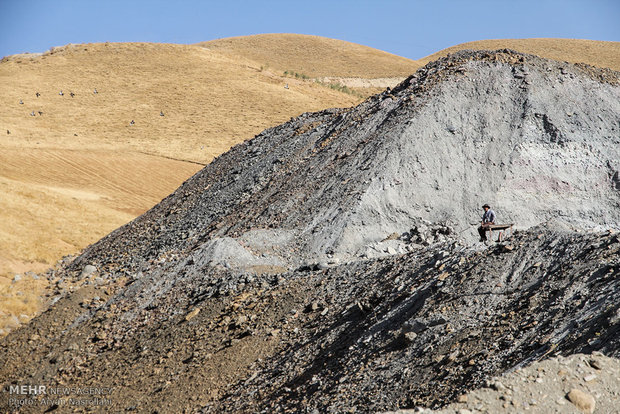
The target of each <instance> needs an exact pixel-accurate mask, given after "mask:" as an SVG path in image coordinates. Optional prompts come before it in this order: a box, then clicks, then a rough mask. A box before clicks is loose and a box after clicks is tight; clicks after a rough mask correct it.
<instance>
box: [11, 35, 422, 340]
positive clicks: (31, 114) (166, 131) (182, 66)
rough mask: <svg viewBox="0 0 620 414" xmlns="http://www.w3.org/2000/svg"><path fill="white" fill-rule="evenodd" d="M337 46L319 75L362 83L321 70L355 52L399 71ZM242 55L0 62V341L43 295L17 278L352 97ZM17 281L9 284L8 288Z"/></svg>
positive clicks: (181, 48) (53, 56)
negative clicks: (275, 133) (205, 168)
mask: <svg viewBox="0 0 620 414" xmlns="http://www.w3.org/2000/svg"><path fill="white" fill-rule="evenodd" d="M298 40H299V41H300V42H301V43H302V44H300V45H299V47H300V50H307V49H312V47H310V43H312V42H314V40H313V39H305V40H304V39H303V38H299V39H298ZM303 41H307V42H310V43H308V44H306V45H304V44H303ZM272 42H273V39H265V44H266V46H265V47H264V48H259V49H261V50H267V51H268V50H272V51H273V44H272ZM334 42H336V43H338V42H337V41H334ZM326 43H329V42H326ZM339 44H340V46H339V48H332V49H329V48H324V49H323V50H322V52H321V56H322V57H323V58H324V61H323V62H324V65H323V66H317V67H316V69H317V71H318V72H317V73H321V74H325V75H333V76H336V75H341V74H343V73H344V74H348V73H355V74H356V75H359V76H366V77H374V76H375V74H376V72H369V74H367V75H365V74H364V72H363V71H361V69H360V67H356V68H355V70H352V71H346V70H344V71H339V72H334V73H332V72H330V68H332V66H331V65H332V62H333V61H334V60H336V59H337V57H338V55H340V54H342V55H343V56H347V57H348V59H349V62H351V64H354V63H355V64H357V63H356V59H355V55H356V54H357V53H359V54H360V56H359V60H360V61H364V62H366V65H367V66H368V67H369V68H372V67H371V65H369V62H370V61H371V60H372V59H371V56H372V55H373V53H374V54H376V55H377V56H383V58H382V59H383V60H381V66H382V70H383V72H382V73H383V74H386V75H390V76H401V75H403V76H404V73H403V69H402V67H403V60H404V61H406V59H402V58H399V57H397V56H393V55H388V54H384V53H383V52H380V51H373V50H372V49H370V48H364V47H361V46H358V45H353V44H350V43H346V42H339ZM267 46H268V47H267ZM269 48H271V49H269ZM347 48H350V49H351V51H348V50H347ZM229 52H230V50H229ZM244 53H245V52H244V51H242V52H241V53H237V54H235V53H227V52H225V51H218V50H214V49H213V48H205V47H202V46H198V45H171V44H139V43H132V44H111V43H104V44H85V45H68V46H64V47H60V48H54V49H52V50H50V51H48V52H46V53H44V54H24V55H14V56H9V57H6V58H4V59H2V61H1V62H0V85H1V87H0V132H1V134H0V188H1V189H2V191H1V195H0V303H3V304H5V305H6V306H5V307H4V308H2V306H0V329H3V327H5V326H9V327H10V326H14V325H15V323H17V322H18V321H21V320H25V319H27V318H28V317H29V316H31V315H32V314H33V313H34V312H35V311H36V307H37V303H38V301H37V298H36V297H33V295H28V294H24V292H31V293H32V292H38V288H40V287H41V286H44V283H43V281H42V280H41V279H37V282H36V283H35V282H34V281H33V280H31V279H29V278H28V277H24V276H23V275H24V272H27V271H29V270H34V271H42V270H44V269H45V268H47V267H49V266H50V265H52V264H54V263H55V262H56V260H58V259H59V258H60V257H62V256H63V255H66V254H70V253H76V252H77V251H79V250H80V249H82V248H84V247H85V246H86V245H88V244H89V243H92V242H94V241H96V240H98V239H99V238H101V237H102V236H103V235H105V234H106V233H109V232H110V231H112V230H113V229H115V228H116V227H118V226H120V225H122V224H124V223H126V222H128V221H129V220H131V219H133V218H134V217H136V216H137V215H139V214H141V213H142V212H144V211H146V210H147V209H149V208H150V207H152V206H153V205H154V204H156V203H157V202H158V201H159V200H161V199H162V198H164V197H165V196H166V195H168V194H169V193H170V192H172V191H173V190H174V189H175V188H176V187H178V186H179V185H180V184H181V183H182V182H183V181H184V180H186V179H187V178H188V177H190V176H191V175H192V174H194V173H195V172H196V171H198V170H199V169H200V168H201V167H202V165H203V164H205V163H207V162H209V161H210V160H211V159H212V158H213V157H215V156H217V155H219V154H221V153H223V152H225V151H226V150H228V149H229V148H230V147H231V146H233V145H235V144H237V143H239V142H241V141H243V140H245V139H248V138H251V137H252V136H254V135H255V134H257V133H259V132H260V131H262V130H263V129H265V128H268V127H271V126H273V125H277V124H279V123H282V122H284V121H286V120H288V119H289V118H290V117H292V116H297V115H299V114H301V113H303V112H307V111H316V110H320V109H324V108H328V107H347V106H351V105H354V104H356V103H358V102H359V101H360V100H361V99H362V98H360V96H358V95H354V94H351V93H343V92H342V91H339V90H336V89H333V88H330V87H328V86H326V85H324V84H319V83H317V82H315V81H314V80H313V79H307V80H304V79H296V78H291V77H285V76H284V74H283V73H282V71H276V70H274V69H273V68H270V67H267V65H266V64H265V63H266V62H272V60H270V59H266V62H260V61H259V62H254V61H253V60H251V59H249V58H248V56H244ZM265 53H274V54H275V55H277V52H276V51H273V52H265ZM390 59H391V62H392V63H390ZM297 60H298V61H302V60H303V56H300V57H298V59H297ZM273 61H274V62H275V61H276V60H273ZM409 62H411V61H409ZM319 63H320V62H319ZM390 65H392V66H393V68H392V69H391V70H392V71H391V70H390V69H389V68H390ZM261 66H263V67H261ZM274 66H275V65H274ZM341 66H342V65H340V67H339V70H342V67H341ZM295 69H297V70H302V69H301V68H295ZM369 70H370V69H369ZM372 70H373V71H374V70H376V68H372ZM411 71H413V70H411ZM287 84H288V88H285V85H287ZM95 90H96V92H97V93H95ZM61 91H62V95H61V94H60V93H61ZM37 93H38V96H37ZM162 115H163V116H162ZM131 121H134V122H133V124H131ZM15 273H19V274H20V275H21V276H22V278H21V280H17V281H15V282H13V281H12V280H13V278H14V274H15ZM18 293H19V294H18ZM20 315H25V316H20ZM20 318H21V319H20ZM11 321H12V322H11ZM0 333H1V332H0Z"/></svg>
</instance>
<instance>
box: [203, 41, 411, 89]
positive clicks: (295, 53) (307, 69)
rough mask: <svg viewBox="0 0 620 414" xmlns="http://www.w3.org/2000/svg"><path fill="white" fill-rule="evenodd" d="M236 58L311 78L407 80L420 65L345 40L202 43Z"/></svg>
mask: <svg viewBox="0 0 620 414" xmlns="http://www.w3.org/2000/svg"><path fill="white" fill-rule="evenodd" d="M199 45H200V46H202V47H204V48H207V49H209V50H212V51H216V52H219V53H221V54H223V55H226V56H230V57H234V58H247V59H249V60H251V61H254V62H256V63H258V64H260V65H263V66H264V67H268V68H273V69H275V70H277V71H279V72H282V71H294V72H298V73H303V74H304V75H306V76H309V77H311V78H321V77H344V78H346V77H353V78H363V79H372V78H386V77H406V76H409V75H411V74H412V73H413V72H415V71H416V70H417V69H418V68H419V67H420V65H419V63H417V62H416V61H413V60H410V59H407V58H403V57H400V56H396V55H393V54H390V53H387V52H384V51H381V50H377V49H373V48H370V47H367V46H362V45H358V44H355V43H350V42H345V41H343V40H336V39H329V38H325V37H320V36H309V35H299V34H261V35H255V36H242V37H230V38H225V39H217V40H212V41H209V42H202V43H199Z"/></svg>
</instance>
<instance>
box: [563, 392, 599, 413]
mask: <svg viewBox="0 0 620 414" xmlns="http://www.w3.org/2000/svg"><path fill="white" fill-rule="evenodd" d="M566 398H568V400H569V401H570V402H572V403H573V404H574V405H575V406H576V407H577V408H579V409H580V410H581V411H583V412H584V413H588V414H591V413H593V412H594V407H595V405H596V401H595V400H594V397H593V396H592V395H590V394H588V393H586V392H583V391H581V390H579V389H577V388H573V389H572V390H570V391H569V392H568V394H566Z"/></svg>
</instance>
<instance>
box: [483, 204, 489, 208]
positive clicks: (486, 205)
mask: <svg viewBox="0 0 620 414" xmlns="http://www.w3.org/2000/svg"><path fill="white" fill-rule="evenodd" d="M485 207H486V208H491V206H490V205H488V204H484V205H483V206H482V208H485Z"/></svg>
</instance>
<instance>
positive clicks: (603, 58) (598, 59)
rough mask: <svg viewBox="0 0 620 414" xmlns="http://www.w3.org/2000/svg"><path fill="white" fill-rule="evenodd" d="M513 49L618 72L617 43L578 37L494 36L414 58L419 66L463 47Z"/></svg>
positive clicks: (619, 45)
mask: <svg viewBox="0 0 620 414" xmlns="http://www.w3.org/2000/svg"><path fill="white" fill-rule="evenodd" d="M504 48H507V49H513V50H516V51H519V52H523V53H529V54H532V55H538V56H541V57H544V58H548V59H554V60H559V61H563V62H564V61H566V62H571V63H587V64H589V65H592V66H598V67H601V68H610V69H613V70H618V71H620V42H605V41H599V40H580V39H496V40H478V41H475V42H468V43H461V44H460V45H456V46H452V47H449V48H447V49H443V50H440V51H439V52H437V53H433V54H432V55H429V56H427V57H425V58H422V59H420V60H418V62H419V63H420V64H422V65H426V64H427V63H428V62H432V61H434V60H437V59H439V58H440V57H443V56H446V55H448V54H449V53H454V52H457V51H459V50H464V49H474V50H484V49H489V50H494V49H504Z"/></svg>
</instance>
